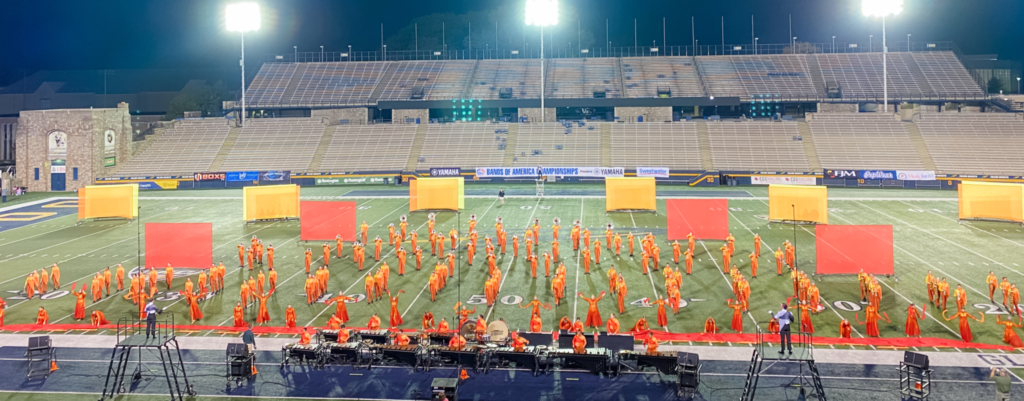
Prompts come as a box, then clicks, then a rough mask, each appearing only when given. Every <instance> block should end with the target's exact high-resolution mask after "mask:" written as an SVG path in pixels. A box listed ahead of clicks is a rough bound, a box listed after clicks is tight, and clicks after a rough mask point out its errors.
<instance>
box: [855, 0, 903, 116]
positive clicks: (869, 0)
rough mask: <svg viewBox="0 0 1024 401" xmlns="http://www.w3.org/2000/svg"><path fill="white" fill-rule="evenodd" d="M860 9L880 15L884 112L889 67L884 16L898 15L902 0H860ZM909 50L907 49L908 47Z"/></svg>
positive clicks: (869, 15)
mask: <svg viewBox="0 0 1024 401" xmlns="http://www.w3.org/2000/svg"><path fill="white" fill-rule="evenodd" d="M862 1H863V2H862V3H861V11H863V12H864V15H866V16H868V17H882V98H883V99H882V104H883V106H882V107H884V108H885V112H886V113H888V112H889V69H888V65H887V64H886V53H889V48H887V47H886V46H885V17H886V16H888V15H890V14H891V15H899V13H901V12H903V0H862ZM908 50H909V49H908Z"/></svg>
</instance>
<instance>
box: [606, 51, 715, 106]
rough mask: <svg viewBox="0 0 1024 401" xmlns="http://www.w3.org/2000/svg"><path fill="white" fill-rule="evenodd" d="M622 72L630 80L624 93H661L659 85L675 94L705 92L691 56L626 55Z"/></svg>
mask: <svg viewBox="0 0 1024 401" xmlns="http://www.w3.org/2000/svg"><path fill="white" fill-rule="evenodd" d="M622 73H623V76H624V77H625V80H626V93H625V96H624V97H630V98H642V97H658V90H659V89H668V90H669V91H670V92H671V94H672V96H673V97H688V96H694V97H698V96H704V95H705V94H704V91H703V90H702V89H701V87H700V81H698V80H697V70H696V67H695V66H694V65H693V59H691V58H689V57H625V58H623V59H622Z"/></svg>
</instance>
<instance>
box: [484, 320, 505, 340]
mask: <svg viewBox="0 0 1024 401" xmlns="http://www.w3.org/2000/svg"><path fill="white" fill-rule="evenodd" d="M487 334H488V336H489V337H490V341H494V342H499V343H500V342H505V340H508V324H507V323H505V321H503V320H495V321H493V322H491V323H490V324H488V325H487Z"/></svg>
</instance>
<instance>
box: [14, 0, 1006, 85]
mask: <svg viewBox="0 0 1024 401" xmlns="http://www.w3.org/2000/svg"><path fill="white" fill-rule="evenodd" d="M524 1H525V0H524ZM562 2H563V3H567V4H570V5H572V6H574V7H576V8H577V9H578V10H579V13H580V19H581V21H582V22H581V24H582V26H583V27H584V28H585V29H590V30H591V31H592V32H593V33H594V36H595V37H597V38H603V37H604V36H605V29H604V26H605V19H606V18H609V19H610V23H609V25H610V29H609V35H610V38H611V41H612V42H614V43H616V46H620V45H626V44H630V45H631V44H632V42H633V18H637V19H638V21H639V23H638V26H639V28H638V32H637V36H638V42H639V43H640V44H641V45H649V44H651V41H652V40H657V41H658V42H659V45H660V44H661V37H662V29H661V28H662V17H666V18H667V25H668V27H667V39H668V45H688V44H689V43H690V16H691V15H692V16H695V17H696V36H697V39H698V40H699V41H700V43H701V44H702V45H703V44H720V43H721V27H720V18H721V16H723V15H724V17H725V41H726V44H746V43H749V42H750V16H751V14H753V15H754V19H755V25H756V26H755V27H756V30H757V36H758V37H759V38H760V40H759V43H761V44H768V43H787V42H788V36H789V32H788V31H789V27H788V15H789V14H792V16H793V35H794V36H797V37H799V38H800V39H799V40H800V41H809V42H816V43H824V42H829V41H831V38H832V35H836V36H837V40H838V41H841V42H842V41H850V42H853V41H857V42H861V43H864V42H867V37H868V35H869V34H874V35H875V41H876V42H875V44H876V46H877V45H878V43H879V42H878V40H879V38H880V36H881V23H880V22H879V21H878V20H874V19H869V18H867V17H864V16H862V15H861V12H860V1H859V0H759V1H753V0H722V1H714V2H712V1H705V2H695V1H682V0H671V1H670V0H641V1H635V0H630V1H626V0H589V1H583V0H562ZM259 3H260V4H261V7H262V11H263V14H264V18H263V26H262V28H261V30H260V31H259V32H257V33H250V34H247V35H246V54H247V56H248V57H247V64H250V65H253V66H255V65H258V61H259V60H262V58H263V56H264V55H266V54H273V53H276V54H285V53H290V52H291V51H292V46H293V45H297V46H299V50H300V51H310V52H312V51H319V50H320V45H324V46H325V49H326V50H327V51H343V50H346V49H347V45H349V44H351V45H353V48H354V50H356V51H359V50H377V49H378V48H379V45H380V23H384V35H385V36H388V35H390V34H393V33H395V32H396V31H397V30H398V29H400V28H401V27H403V26H405V25H407V24H409V23H410V22H411V21H412V19H413V18H416V17H421V16H424V15H427V14H432V13H454V14H462V13H466V12H473V11H478V12H479V11H484V12H486V11H488V10H492V9H494V8H496V7H498V6H499V5H501V4H509V3H508V2H502V1H495V0H477V1H466V0H435V1H429V0H427V1H425V0H391V1H350V0H344V1H340V0H339V1H328V0H263V1H259ZM2 4H3V6H2V7H0V10H2V11H3V14H4V23H3V24H0V38H2V40H0V86H3V85H6V84H9V83H10V82H13V81H15V80H16V79H18V78H20V77H21V75H22V73H23V72H27V73H32V72H33V71H36V70H40V69H50V70H62V69H120V68H233V67H234V66H235V65H236V64H235V63H237V61H236V60H237V58H238V51H239V46H238V35H237V34H234V33H228V32H226V31H225V30H224V15H223V9H224V5H225V4H226V2H221V1H210V0H162V1H148V0H130V1H129V0H100V1H95V2H86V1H66V0H46V1H23V0H3V3H2ZM511 4H513V5H516V2H515V1H513V3H511ZM518 6H519V7H520V8H521V7H522V5H518ZM1022 20H1024V1H1021V0H906V1H905V3H904V13H903V14H901V15H899V16H896V17H893V18H890V19H889V20H888V24H887V28H888V37H889V39H890V40H902V41H906V34H907V33H912V34H913V35H914V36H913V38H914V40H915V41H952V42H955V43H956V44H957V45H958V46H959V47H960V49H961V50H962V51H963V52H964V53H965V54H988V53H997V54H999V58H1000V59H1011V60H1020V59H1021V58H1022V57H1024V41H1022V39H1024V27H1022V24H1021V22H1022ZM560 24H571V26H572V27H575V25H576V21H566V20H565V19H563V20H562V21H560ZM452 29H456V27H453V28H452ZM476 45H477V43H474V47H476ZM480 45H481V46H482V45H483V44H480ZM890 48H892V45H890Z"/></svg>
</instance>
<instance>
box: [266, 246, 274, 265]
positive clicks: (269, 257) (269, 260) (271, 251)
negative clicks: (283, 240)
mask: <svg viewBox="0 0 1024 401" xmlns="http://www.w3.org/2000/svg"><path fill="white" fill-rule="evenodd" d="M267 267H268V268H270V269H271V270H273V269H274V245H273V244H268V245H267Z"/></svg>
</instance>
